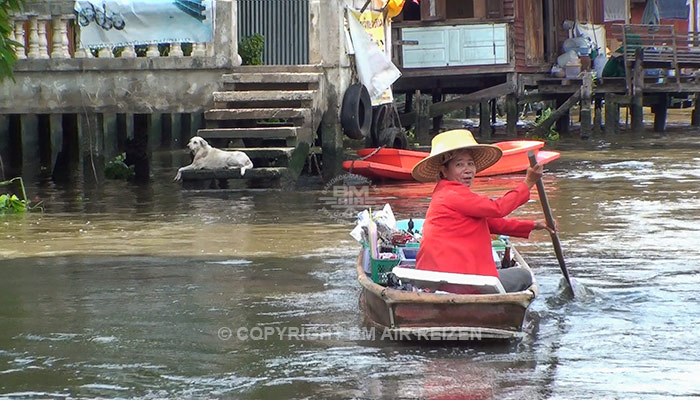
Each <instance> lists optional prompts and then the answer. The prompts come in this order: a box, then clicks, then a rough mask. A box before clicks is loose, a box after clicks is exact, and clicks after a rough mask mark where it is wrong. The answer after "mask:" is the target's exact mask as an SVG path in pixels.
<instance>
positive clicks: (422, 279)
mask: <svg viewBox="0 0 700 400" xmlns="http://www.w3.org/2000/svg"><path fill="white" fill-rule="evenodd" d="M391 272H393V273H394V275H396V276H397V277H398V278H399V279H400V280H401V282H402V283H404V284H405V283H410V284H412V285H414V286H416V287H419V288H428V289H432V290H441V288H442V287H445V286H449V287H455V288H457V289H458V290H455V291H454V292H459V293H480V294H501V293H505V292H506V291H505V289H504V288H503V285H502V284H501V281H500V280H499V279H498V278H497V277H495V276H488V275H472V274H455V273H452V272H437V271H426V270H421V269H413V268H403V267H394V269H393V270H392V271H391ZM450 291H453V290H450Z"/></svg>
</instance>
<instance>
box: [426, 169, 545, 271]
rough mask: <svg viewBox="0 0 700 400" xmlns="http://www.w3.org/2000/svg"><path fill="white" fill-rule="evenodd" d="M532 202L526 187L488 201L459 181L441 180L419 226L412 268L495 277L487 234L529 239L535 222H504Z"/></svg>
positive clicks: (489, 239) (488, 235)
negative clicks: (514, 212)
mask: <svg viewBox="0 0 700 400" xmlns="http://www.w3.org/2000/svg"><path fill="white" fill-rule="evenodd" d="M529 199H530V190H529V189H528V187H527V185H526V184H525V183H522V184H520V185H518V187H516V188H515V189H513V190H511V191H509V192H508V193H506V194H504V195H503V197H501V198H498V199H496V200H491V199H489V198H488V197H485V196H481V195H478V194H476V193H474V192H472V191H471V190H470V189H469V187H467V186H465V185H463V184H462V183H459V182H454V181H448V180H446V179H442V180H440V182H438V184H437V186H435V190H434V191H433V197H432V200H431V201H430V206H429V207H428V212H427V214H426V216H425V221H424V223H423V232H422V234H423V239H422V241H421V246H420V250H419V251H418V256H417V258H416V268H417V269H424V270H430V271H440V272H454V273H461V274H476V275H491V276H498V272H497V271H496V264H495V263H494V260H493V255H492V253H491V234H492V233H493V234H500V235H509V236H516V237H524V238H527V237H528V236H529V235H530V232H531V231H532V228H533V227H534V225H535V223H534V221H522V220H516V219H505V218H503V217H505V216H506V215H508V214H510V213H511V212H512V211H513V210H515V209H516V208H518V207H519V206H521V205H523V204H525V203H526V202H527V201H528V200H529Z"/></svg>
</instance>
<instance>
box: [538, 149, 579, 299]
mask: <svg viewBox="0 0 700 400" xmlns="http://www.w3.org/2000/svg"><path fill="white" fill-rule="evenodd" d="M527 157H528V158H529V159H530V165H531V166H534V165H535V164H537V158H536V157H535V153H534V152H533V151H532V150H530V151H528V152H527ZM537 192H538V193H539V195H540V203H542V211H543V212H544V217H545V219H546V220H547V225H548V226H549V227H550V228H552V229H553V230H554V229H556V228H555V225H554V217H552V210H550V209H549V201H548V200H547V192H545V191H544V183H542V179H538V180H537ZM549 235H550V236H551V237H552V245H553V246H554V253H555V254H556V255H557V260H558V261H559V268H561V272H562V274H564V278H566V283H567V284H569V289H571V296H573V295H574V287H573V285H572V284H571V278H569V271H567V269H566V263H565V262H564V254H563V252H562V250H561V243H560V242H559V235H558V234H557V232H556V231H555V232H552V233H550V234H549Z"/></svg>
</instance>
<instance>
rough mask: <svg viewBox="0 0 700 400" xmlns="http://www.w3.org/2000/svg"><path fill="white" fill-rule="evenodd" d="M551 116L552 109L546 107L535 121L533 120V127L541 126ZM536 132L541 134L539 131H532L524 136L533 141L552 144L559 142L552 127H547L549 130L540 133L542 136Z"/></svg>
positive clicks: (557, 133) (556, 133)
mask: <svg viewBox="0 0 700 400" xmlns="http://www.w3.org/2000/svg"><path fill="white" fill-rule="evenodd" d="M550 115H552V109H551V108H549V107H547V108H545V109H544V110H542V114H540V115H539V116H538V117H537V118H536V119H535V125H537V126H538V127H539V126H542V123H543V122H544V121H546V120H547V118H549V116H550ZM538 132H542V130H541V129H534V130H532V131H531V132H530V133H528V134H527V135H526V136H527V137H528V138H530V139H535V140H544V141H545V142H547V143H552V142H557V141H559V132H557V131H556V129H554V126H551V125H550V126H549V129H547V130H546V131H544V132H542V133H543V135H542V136H540V135H539V134H538Z"/></svg>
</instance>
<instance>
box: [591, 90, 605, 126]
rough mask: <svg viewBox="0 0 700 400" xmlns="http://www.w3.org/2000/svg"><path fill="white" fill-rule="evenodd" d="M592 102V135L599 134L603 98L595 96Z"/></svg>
mask: <svg viewBox="0 0 700 400" xmlns="http://www.w3.org/2000/svg"><path fill="white" fill-rule="evenodd" d="M593 104H594V107H593V135H600V131H601V125H602V124H603V98H602V97H600V96H595V98H594V100H593Z"/></svg>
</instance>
